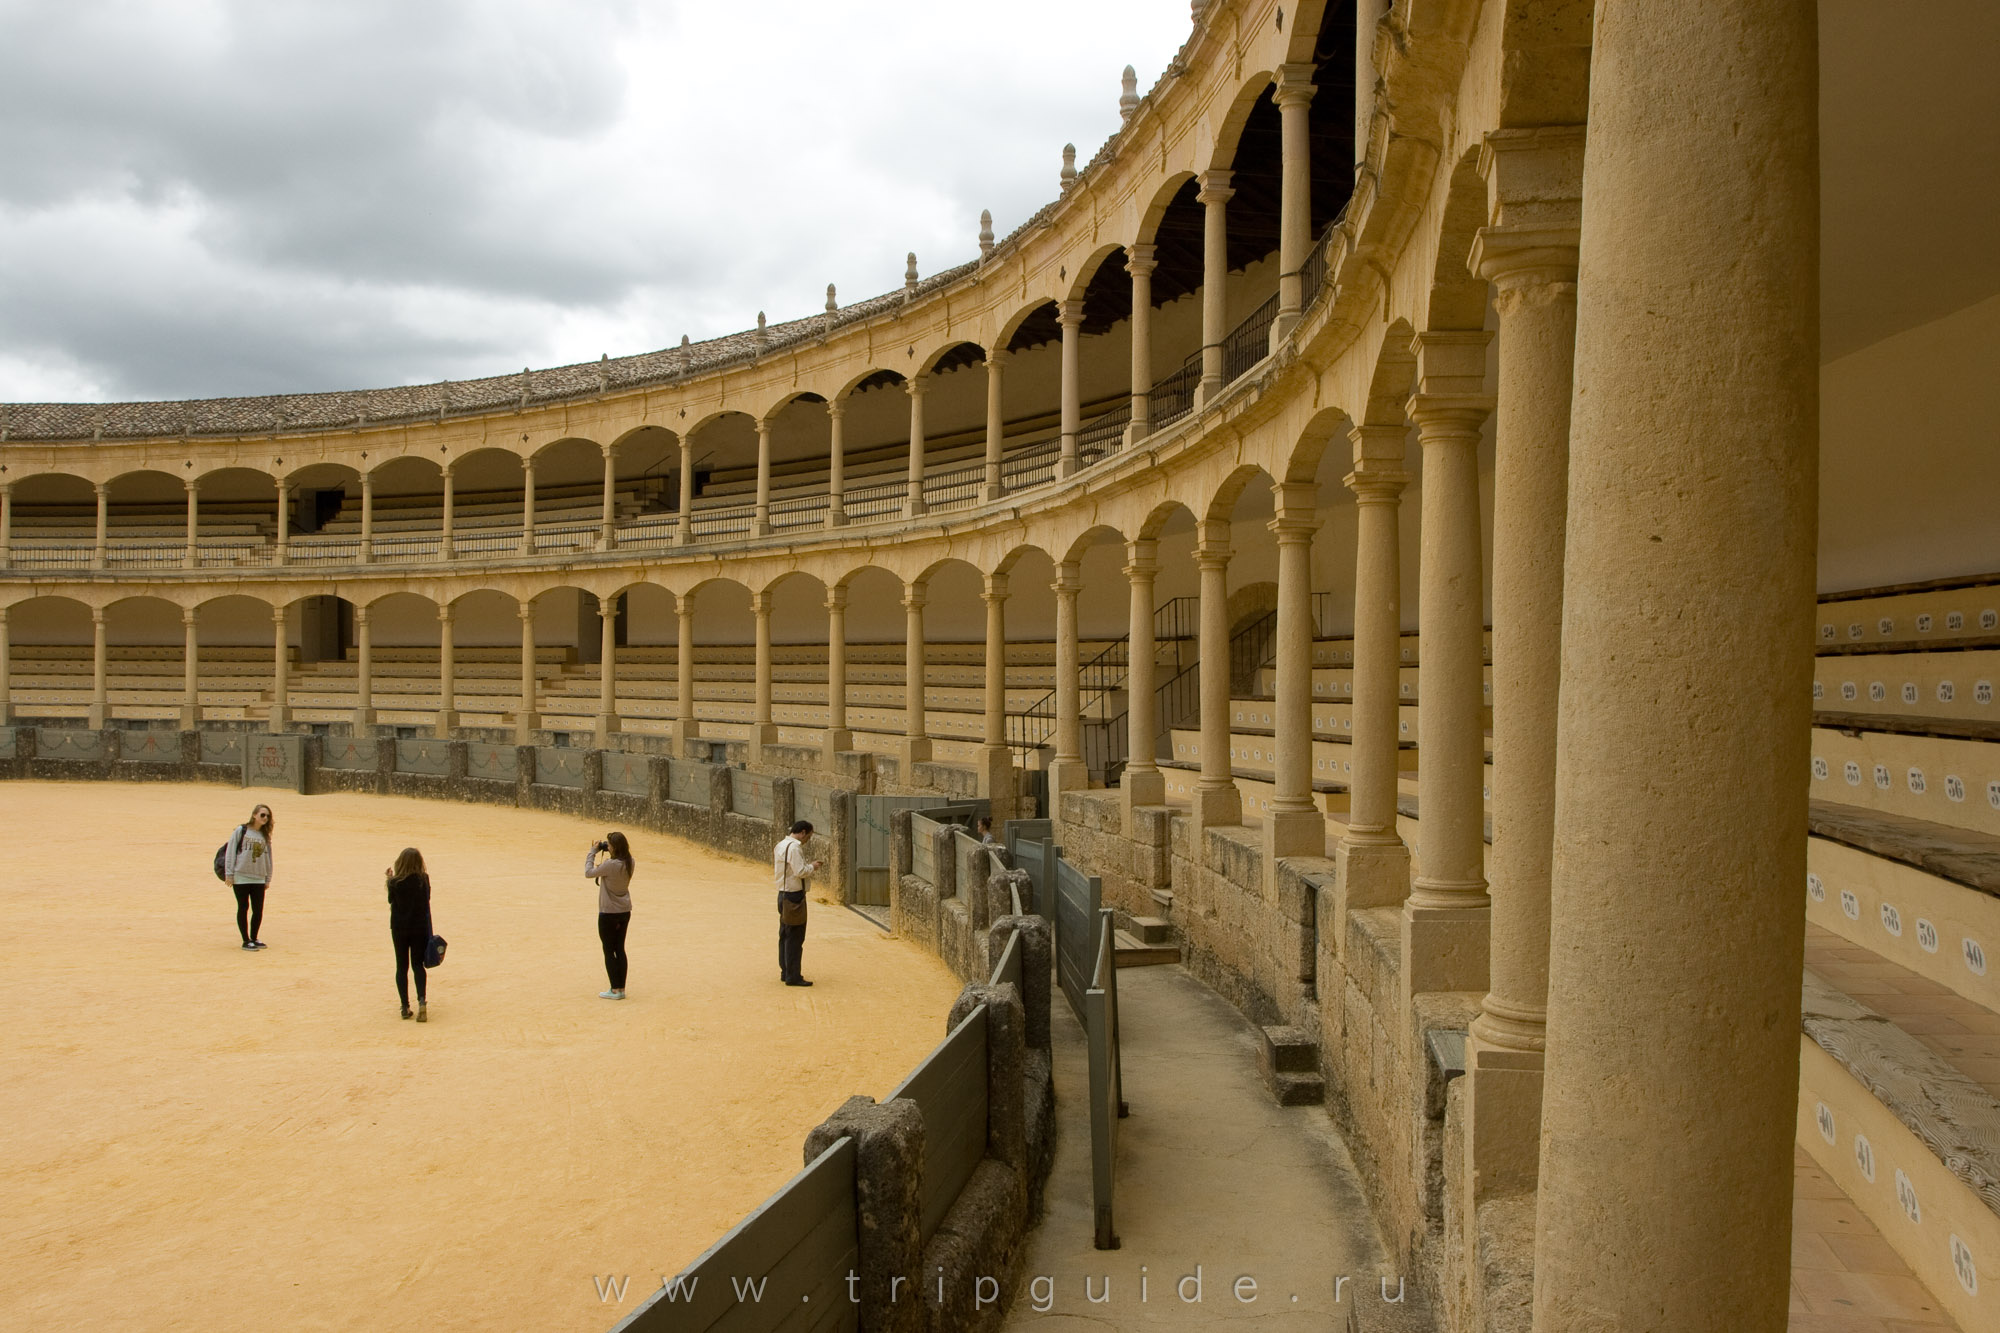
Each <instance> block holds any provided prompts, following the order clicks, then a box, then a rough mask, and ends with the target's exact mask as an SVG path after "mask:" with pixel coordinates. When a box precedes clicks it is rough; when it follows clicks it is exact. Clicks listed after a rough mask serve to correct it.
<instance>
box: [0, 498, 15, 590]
mask: <svg viewBox="0 0 2000 1333" xmlns="http://www.w3.org/2000/svg"><path fill="white" fill-rule="evenodd" d="M13 563H14V483H13V482H11V481H0V569H6V568H7V567H8V566H9V565H11V564H13Z"/></svg>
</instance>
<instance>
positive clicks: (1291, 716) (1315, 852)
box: [1264, 482, 1326, 869]
mask: <svg viewBox="0 0 2000 1333" xmlns="http://www.w3.org/2000/svg"><path fill="white" fill-rule="evenodd" d="M1275 498H1276V500H1277V516H1276V517H1275V518H1273V519H1272V520H1271V531H1272V533H1273V534H1275V535H1276V536H1277V539H1278V635H1277V638H1278V645H1277V668H1278V670H1277V677H1278V679H1277V687H1278V688H1277V696H1278V697H1277V707H1276V708H1275V709H1273V710H1272V711H1273V714H1274V716H1275V717H1276V719H1277V728H1276V730H1277V738H1276V739H1277V750H1278V758H1277V762H1276V764H1274V765H1273V767H1272V775H1271V776H1272V779H1273V781H1272V788H1273V790H1272V795H1271V811H1270V814H1269V815H1268V816H1266V818H1265V820H1264V851H1265V861H1266V864H1267V867H1268V868H1273V869H1274V868H1275V866H1274V863H1275V862H1276V860H1277V858H1279V857H1281V856H1325V855H1326V816H1325V814H1324V813H1322V812H1321V810H1320V808H1319V806H1317V805H1315V804H1314V803H1313V793H1312V642H1313V613H1312V539H1313V533H1314V532H1315V531H1317V530H1318V528H1319V516H1318V515H1317V514H1316V513H1315V512H1314V510H1315V504H1314V501H1315V500H1316V499H1317V498H1318V497H1317V492H1316V488H1315V487H1314V486H1313V485H1312V484H1311V483H1304V484H1300V483H1296V482H1287V483H1285V484H1284V485H1282V486H1280V487H1278V493H1277V496H1276V497H1275Z"/></svg>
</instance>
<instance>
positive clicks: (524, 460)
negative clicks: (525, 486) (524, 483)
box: [521, 454, 535, 477]
mask: <svg viewBox="0 0 2000 1333" xmlns="http://www.w3.org/2000/svg"><path fill="white" fill-rule="evenodd" d="M521 471H523V472H525V473H527V474H528V475H529V476H531V477H532V476H534V475H535V456H534V455H533V454H522V455H521Z"/></svg>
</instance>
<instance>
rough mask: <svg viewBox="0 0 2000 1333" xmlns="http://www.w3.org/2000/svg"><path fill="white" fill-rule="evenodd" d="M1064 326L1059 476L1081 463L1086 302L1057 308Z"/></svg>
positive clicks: (1071, 471) (1074, 302) (1074, 471)
mask: <svg viewBox="0 0 2000 1333" xmlns="http://www.w3.org/2000/svg"><path fill="white" fill-rule="evenodd" d="M1056 320H1057V322H1058V323H1060V324H1061V325H1062V399H1061V402H1062V418H1061V423H1062V424H1061V432H1062V438H1061V453H1060V454H1059V455H1058V456H1057V458H1056V476H1058V477H1068V476H1074V475H1075V473H1076V469H1077V466H1078V463H1077V455H1076V432H1077V429H1078V428H1079V427H1080V426H1081V425H1082V421H1083V302H1082V301H1081V300H1075V301H1064V302H1063V303H1062V304H1061V305H1059V306H1057V307H1056Z"/></svg>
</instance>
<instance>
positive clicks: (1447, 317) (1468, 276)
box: [1423, 148, 1487, 333]
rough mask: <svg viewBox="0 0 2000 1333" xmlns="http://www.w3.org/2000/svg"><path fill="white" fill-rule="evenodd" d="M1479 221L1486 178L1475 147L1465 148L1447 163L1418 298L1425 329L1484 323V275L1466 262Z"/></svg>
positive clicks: (1481, 222)
mask: <svg viewBox="0 0 2000 1333" xmlns="http://www.w3.org/2000/svg"><path fill="white" fill-rule="evenodd" d="M1485 223H1486V182H1485V181H1484V180H1483V179H1481V178H1480V175H1479V152H1478V150H1477V149H1471V148H1469V149H1467V150H1466V151H1465V152H1464V153H1462V154H1460V155H1459V159H1458V161H1457V162H1456V163H1455V164H1454V165H1453V166H1452V170H1451V182H1450V185H1449V186H1448V187H1447V193H1446V195H1445V205H1444V220H1443V222H1442V224H1441V225H1440V227H1439V230H1438V247H1437V263H1436V266H1435V268H1434V270H1433V272H1432V276H1431V285H1430V290H1429V291H1428V292H1427V293H1426V294H1425V298H1424V314H1423V326H1424V331H1425V332H1427V333H1431V332H1440V331H1445V330H1451V331H1461V332H1471V331H1473V330H1477V329H1482V328H1484V327H1485V326H1486V304H1487V291H1486V279H1484V278H1481V277H1476V276H1474V274H1473V273H1472V271H1471V270H1470V269H1468V268H1467V267H1466V262H1467V260H1468V258H1469V257H1470V256H1471V253H1472V239H1473V237H1474V236H1475V235H1477V234H1478V231H1479V229H1480V228H1481V227H1482V226H1484V225H1485Z"/></svg>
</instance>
